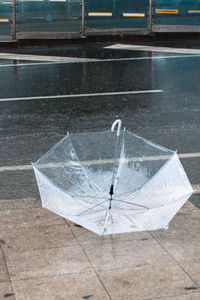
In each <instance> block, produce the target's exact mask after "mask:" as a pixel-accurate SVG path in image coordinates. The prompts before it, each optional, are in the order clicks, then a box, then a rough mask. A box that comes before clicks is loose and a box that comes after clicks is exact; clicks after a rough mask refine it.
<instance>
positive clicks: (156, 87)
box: [0, 44, 200, 200]
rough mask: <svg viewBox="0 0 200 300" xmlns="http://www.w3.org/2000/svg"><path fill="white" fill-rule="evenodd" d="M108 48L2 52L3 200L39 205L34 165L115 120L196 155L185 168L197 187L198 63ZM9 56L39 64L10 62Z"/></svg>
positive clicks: (199, 135)
mask: <svg viewBox="0 0 200 300" xmlns="http://www.w3.org/2000/svg"><path fill="white" fill-rule="evenodd" d="M109 45H111V44H89V45H87V46H86V45H82V46H79V45H72V46H66V47H52V48H51V49H49V48H48V47H46V48H35V47H33V48H30V47H27V48H24V49H18V50H14V49H10V50H9V51H8V50H5V49H2V51H1V53H0V91H1V92H0V143H1V147H0V182H1V186H0V200H12V199H28V198H34V197H35V198H38V197H39V194H38V190H37V186H36V182H35V178H34V175H33V171H32V169H31V167H30V163H31V162H33V161H35V160H37V159H38V158H39V157H40V156H41V155H42V154H44V153H45V152H46V151H47V150H48V149H49V148H51V146H53V145H54V144H55V143H56V142H57V141H59V140H60V139H61V138H62V137H63V136H64V135H65V134H66V133H67V131H69V132H83V131H84V132H86V131H99V130H109V129H110V126H111V124H112V122H113V121H114V120H115V119H116V118H120V119H121V120H122V122H123V126H126V128H127V129H128V130H130V131H133V132H135V133H136V134H138V135H141V136H143V137H145V138H147V139H150V140H152V141H153V142H156V143H159V144H161V145H163V146H165V147H167V148H171V149H172V150H178V153H180V154H185V153H186V154H190V155H189V157H188V156H187V155H186V157H184V158H183V159H182V163H183V165H184V167H185V170H186V172H187V174H188V177H189V179H190V180H191V183H192V184H193V185H194V186H195V187H196V188H198V186H199V185H200V181H199V178H200V168H199V162H200V102H199V95H200V86H199V66H200V56H199V55H198V54H195V55H194V54H190V53H187V54H183V53H173V52H169V53H167V52H162V51H161V52H154V51H142V50H141V51H138V50H137V51H135V50H126V49H124V50H123V49H106V48H104V47H105V46H109ZM8 52H10V53H11V52H12V53H16V55H17V53H18V54H30V55H34V56H36V57H34V58H32V59H30V60H29V59H28V58H27V57H26V59H25V58H24V60H23V57H20V60H19V59H18V58H17V56H16V57H15V58H12V59H11V58H8V57H7V58H6V53H8ZM2 53H4V55H2V56H1V54H2ZM37 55H45V56H51V57H52V60H50V61H49V60H47V59H46V60H45V59H44V61H41V60H37ZM53 57H60V58H61V61H60V62H58V61H54V59H53ZM66 57H70V58H74V61H73V59H71V60H70V61H67V59H66ZM77 58H82V59H85V58H87V60H85V61H77ZM118 92H120V93H121V94H119V95H117V94H116V93H118ZM135 92H137V93H135ZM93 94H95V95H93ZM70 95H72V96H70ZM74 95H76V97H74ZM21 98H23V99H21Z"/></svg>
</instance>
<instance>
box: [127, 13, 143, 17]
mask: <svg viewBox="0 0 200 300" xmlns="http://www.w3.org/2000/svg"><path fill="white" fill-rule="evenodd" d="M123 17H132V18H134V17H145V14H144V13H123Z"/></svg>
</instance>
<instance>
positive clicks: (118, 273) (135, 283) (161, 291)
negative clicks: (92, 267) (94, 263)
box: [97, 265, 197, 300]
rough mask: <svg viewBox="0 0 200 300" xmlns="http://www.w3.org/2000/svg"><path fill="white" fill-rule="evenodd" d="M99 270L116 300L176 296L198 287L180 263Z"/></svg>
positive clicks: (140, 299) (141, 299) (142, 299)
mask: <svg viewBox="0 0 200 300" xmlns="http://www.w3.org/2000/svg"><path fill="white" fill-rule="evenodd" d="M97 272H98V274H99V276H100V279H101V280H102V282H103V284H104V285H105V287H106V289H107V290H108V292H109V294H110V295H111V298H112V299H120V300H121V299H126V300H128V299H130V300H132V299H137V300H144V299H146V300H147V299H153V300H155V299H157V297H158V298H159V297H160V299H165V298H164V297H166V296H171V297H172V299H174V298H173V296H174V295H182V294H187V293H189V294H191V290H187V288H191V287H193V288H197V286H195V285H194V283H193V282H192V280H190V278H189V277H188V276H187V275H186V274H185V273H184V272H183V271H182V269H181V268H180V267H179V266H177V265H168V266H166V265H165V266H164V265H161V266H156V267H155V266H149V265H141V266H138V267H135V268H123V269H115V271H114V270H103V271H102V270H97ZM196 291H197V290H195V291H194V292H196Z"/></svg>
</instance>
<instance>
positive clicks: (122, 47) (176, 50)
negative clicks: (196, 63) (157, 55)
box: [104, 44, 200, 54]
mask: <svg viewBox="0 0 200 300" xmlns="http://www.w3.org/2000/svg"><path fill="white" fill-rule="evenodd" d="M104 49H116V50H134V51H135V50H138V51H156V52H167V53H182V54H183V53H184V54H200V49H186V48H171V47H157V46H144V45H127V44H115V45H111V46H106V47H104Z"/></svg>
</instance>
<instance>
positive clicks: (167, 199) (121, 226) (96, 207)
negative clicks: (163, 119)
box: [33, 120, 193, 235]
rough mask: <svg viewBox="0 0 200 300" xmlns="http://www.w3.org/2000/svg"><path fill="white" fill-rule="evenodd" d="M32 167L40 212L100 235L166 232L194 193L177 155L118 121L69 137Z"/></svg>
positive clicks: (68, 135)
mask: <svg viewBox="0 0 200 300" xmlns="http://www.w3.org/2000/svg"><path fill="white" fill-rule="evenodd" d="M117 125H118V129H117V135H116V133H115V132H114V128H115V126H117ZM33 167H34V171H35V175H36V179H37V183H38V187H39V191H40V195H41V199H42V204H43V207H45V208H47V209H49V210H51V211H52V212H54V213H56V214H58V215H60V216H63V217H65V218H66V219H68V220H70V221H72V222H74V223H77V224H79V225H81V226H83V227H85V228H87V229H89V230H91V231H93V232H95V233H98V234H100V235H104V234H116V233H122V232H134V231H144V230H156V229H161V228H168V224H169V222H170V221H171V219H172V218H173V217H174V216H175V214H176V213H177V212H178V210H179V209H180V208H181V207H182V206H183V205H184V203H185V202H186V201H187V199H188V198H189V197H190V195H191V194H192V193H193V189H192V186H191V184H190V182H189V180H188V178H187V175H186V173H185V171H184V169H183V167H182V165H181V163H180V161H179V158H178V155H177V153H176V152H174V151H171V150H169V149H166V148H164V147H161V146H159V145H156V144H154V143H152V142H150V141H148V140H146V139H144V138H142V137H139V136H137V135H135V134H133V133H131V132H129V131H127V130H125V129H124V130H122V131H121V121H120V120H116V121H115V122H114V123H113V126H112V128H111V131H101V132H87V133H78V134H69V133H68V134H67V135H66V136H65V137H64V138H63V139H62V140H61V141H59V142H58V143H57V144H56V145H55V146H54V147H53V148H52V149H50V150H49V151H48V152H47V153H46V154H44V155H43V156H42V157H41V158H40V159H39V160H38V161H37V162H35V163H34V164H33Z"/></svg>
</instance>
